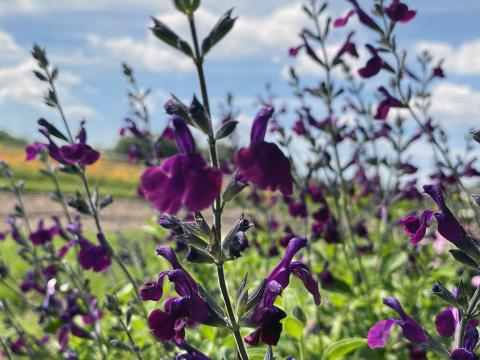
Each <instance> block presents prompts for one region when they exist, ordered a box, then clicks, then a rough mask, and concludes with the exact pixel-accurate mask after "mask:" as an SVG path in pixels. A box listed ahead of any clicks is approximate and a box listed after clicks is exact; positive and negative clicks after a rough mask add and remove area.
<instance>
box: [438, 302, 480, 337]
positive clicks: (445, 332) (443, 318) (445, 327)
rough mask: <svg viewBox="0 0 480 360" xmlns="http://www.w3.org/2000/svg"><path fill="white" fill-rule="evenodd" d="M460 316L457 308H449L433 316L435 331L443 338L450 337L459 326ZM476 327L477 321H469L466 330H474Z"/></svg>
mask: <svg viewBox="0 0 480 360" xmlns="http://www.w3.org/2000/svg"><path fill="white" fill-rule="evenodd" d="M461 317H462V315H461V314H460V312H459V311H458V309H457V308H455V307H453V306H449V307H447V308H446V309H444V310H443V311H442V312H440V313H439V314H437V315H436V316H435V329H436V330H437V332H438V333H439V334H440V336H443V337H450V336H453V335H454V334H455V331H456V329H457V327H458V325H459V324H460V319H461ZM477 325H478V320H477V319H470V320H469V321H468V323H467V329H471V328H475V327H477Z"/></svg>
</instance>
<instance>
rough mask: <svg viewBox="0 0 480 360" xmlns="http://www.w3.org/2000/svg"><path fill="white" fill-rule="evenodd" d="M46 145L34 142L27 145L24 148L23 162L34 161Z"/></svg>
mask: <svg viewBox="0 0 480 360" xmlns="http://www.w3.org/2000/svg"><path fill="white" fill-rule="evenodd" d="M46 148H47V145H45V144H43V143H39V142H36V143H34V144H28V145H27V146H26V147H25V160H26V161H30V160H34V159H35V158H36V157H37V155H38V154H39V153H40V152H41V151H42V150H43V149H46Z"/></svg>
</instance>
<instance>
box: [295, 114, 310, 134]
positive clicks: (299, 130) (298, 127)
mask: <svg viewBox="0 0 480 360" xmlns="http://www.w3.org/2000/svg"><path fill="white" fill-rule="evenodd" d="M292 130H293V131H295V133H296V134H297V135H305V134H306V133H307V129H306V128H305V123H304V122H303V119H302V118H299V119H298V120H297V121H295V124H293V127H292Z"/></svg>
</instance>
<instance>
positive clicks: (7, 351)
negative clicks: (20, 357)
mask: <svg viewBox="0 0 480 360" xmlns="http://www.w3.org/2000/svg"><path fill="white" fill-rule="evenodd" d="M0 342H1V343H2V348H3V352H4V354H5V355H6V356H7V359H8V360H12V359H13V357H12V354H10V349H9V348H8V345H7V343H6V342H5V339H4V338H3V336H2V335H0Z"/></svg>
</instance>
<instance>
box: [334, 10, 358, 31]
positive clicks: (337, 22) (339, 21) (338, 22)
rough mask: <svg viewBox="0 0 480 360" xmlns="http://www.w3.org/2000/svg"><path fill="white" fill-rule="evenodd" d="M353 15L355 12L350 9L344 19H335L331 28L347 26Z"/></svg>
mask: <svg viewBox="0 0 480 360" xmlns="http://www.w3.org/2000/svg"><path fill="white" fill-rule="evenodd" d="M353 15H355V10H353V9H351V10H350V11H349V12H347V13H346V14H345V16H344V17H340V18H338V19H335V21H334V22H333V27H336V28H338V27H343V26H345V25H347V23H348V20H349V19H350V18H351V17H352V16H353Z"/></svg>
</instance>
